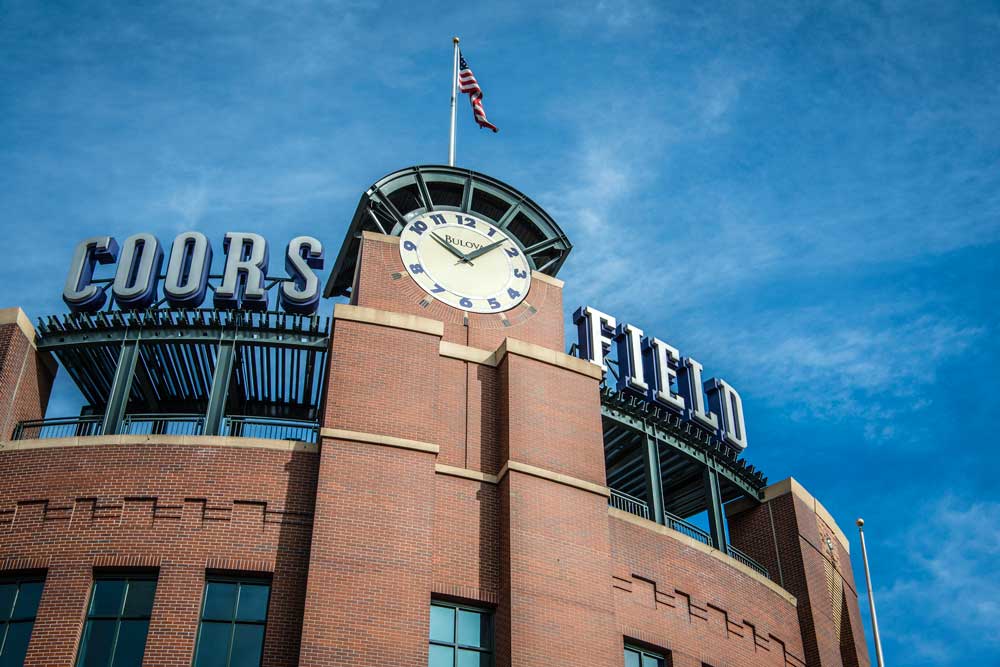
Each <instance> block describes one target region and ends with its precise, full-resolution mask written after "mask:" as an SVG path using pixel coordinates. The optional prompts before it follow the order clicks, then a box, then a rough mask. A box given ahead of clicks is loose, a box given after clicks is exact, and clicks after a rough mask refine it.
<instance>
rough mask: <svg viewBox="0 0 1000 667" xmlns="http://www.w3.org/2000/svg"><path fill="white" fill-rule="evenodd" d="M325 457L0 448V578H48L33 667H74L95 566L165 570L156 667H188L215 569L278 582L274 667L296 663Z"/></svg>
mask: <svg viewBox="0 0 1000 667" xmlns="http://www.w3.org/2000/svg"><path fill="white" fill-rule="evenodd" d="M43 442H44V441H43ZM317 458H318V457H317V455H316V454H315V453H310V452H301V451H300V452H290V451H275V450H268V449H250V448H235V447H220V446H192V445H173V444H169V442H167V441H165V440H163V439H161V440H160V441H157V442H155V443H150V444H129V445H124V444H121V445H117V444H116V445H102V446H84V445H76V446H56V447H46V448H40V449H30V450H20V451H7V452H0V479H3V480H4V484H3V485H0V569H2V570H4V571H6V572H8V573H9V572H16V571H19V570H25V569H31V568H42V569H45V570H46V572H47V574H46V580H45V588H44V589H43V593H42V599H41V603H40V606H39V609H38V616H37V620H36V622H35V629H34V632H33V634H32V639H31V644H30V646H29V650H28V657H27V662H26V665H29V666H38V667H41V666H43V665H44V666H46V667H51V666H55V665H67V666H68V665H72V664H73V661H74V659H75V657H76V651H77V645H78V642H79V639H80V634H81V631H82V628H83V621H84V617H85V615H86V606H87V601H88V599H89V594H90V586H91V581H92V575H93V570H94V568H95V567H100V568H107V567H110V568H120V567H144V568H149V567H152V568H158V571H159V578H158V582H157V592H156V598H155V603H154V607H153V613H152V619H151V622H150V628H149V636H148V641H147V644H146V656H145V664H149V665H190V664H191V659H192V656H193V651H194V645H195V637H196V633H197V628H198V615H199V608H200V604H201V597H202V588H203V586H204V581H205V573H206V570H207V569H230V570H241V571H254V572H265V573H271V574H272V575H273V581H272V600H271V605H270V609H269V614H268V626H267V635H266V638H265V664H266V665H289V666H291V665H296V664H298V628H299V625H300V623H301V617H302V606H303V594H304V584H305V572H306V569H307V566H308V555H309V537H310V527H311V523H312V512H313V498H314V493H315V484H316V472H317Z"/></svg>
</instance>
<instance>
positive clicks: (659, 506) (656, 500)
mask: <svg viewBox="0 0 1000 667" xmlns="http://www.w3.org/2000/svg"><path fill="white" fill-rule="evenodd" d="M642 460H643V464H644V467H645V471H644V472H645V473H646V498H647V499H649V505H650V509H651V510H652V514H653V516H652V519H653V521H655V522H656V523H658V524H660V525H661V526H662V525H665V518H664V516H663V477H662V475H661V474H660V448H659V446H658V445H657V443H656V439H655V438H653V437H651V436H649V435H647V436H646V451H645V453H644V456H643V457H642Z"/></svg>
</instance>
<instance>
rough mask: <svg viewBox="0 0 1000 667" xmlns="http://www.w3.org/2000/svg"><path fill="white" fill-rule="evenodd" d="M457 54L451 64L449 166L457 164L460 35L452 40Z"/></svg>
mask: <svg viewBox="0 0 1000 667" xmlns="http://www.w3.org/2000/svg"><path fill="white" fill-rule="evenodd" d="M451 41H452V42H453V43H454V45H455V54H454V58H453V59H452V65H451V135H450V137H449V141H448V166H449V167H454V166H455V96H456V95H457V94H458V37H455V38H453V39H452V40H451Z"/></svg>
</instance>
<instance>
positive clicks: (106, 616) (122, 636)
mask: <svg viewBox="0 0 1000 667" xmlns="http://www.w3.org/2000/svg"><path fill="white" fill-rule="evenodd" d="M155 593H156V576H155V575H152V574H136V575H126V576H122V575H115V576H110V575H107V576H99V577H97V578H96V579H95V580H94V587H93V590H92V591H91V593H90V607H88V609H87V623H86V625H84V627H83V641H82V642H81V643H80V655H79V657H78V658H77V661H76V665H77V667H132V666H133V665H134V666H135V667H140V665H142V654H143V653H144V652H145V650H146V632H147V631H148V630H149V616H150V612H152V610H153V595H154V594H155Z"/></svg>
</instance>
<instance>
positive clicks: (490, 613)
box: [427, 598, 497, 667]
mask: <svg viewBox="0 0 1000 667" xmlns="http://www.w3.org/2000/svg"><path fill="white" fill-rule="evenodd" d="M432 607H446V608H448V609H454V610H455V627H454V633H455V635H454V636H455V640H454V641H453V642H442V641H438V640H435V639H431V638H430V627H429V626H430V623H428V632H427V646H428V647H430V646H446V647H448V648H451V649H454V651H455V653H454V655H455V661H454V664H453V667H454V665H455V664H458V650H459V649H464V650H467V651H476V652H477V653H479V654H480V655H482V654H484V653H485V654H487V655H489V658H490V659H489V664H490V667H494V666H495V665H496V659H497V658H496V632H495V630H496V621H495V618H494V616H495V614H494V610H493V609H491V608H490V607H483V606H478V605H472V604H464V603H462V602H452V601H450V600H439V599H437V598H434V599H432V600H431V604H430V607H428V610H427V612H428V615H429V614H430V609H431V608H432ZM459 611H470V612H474V613H476V614H483V615H484V616H486V618H487V619H488V621H489V638H490V643H489V647H488V648H483V647H482V646H469V645H468V644H460V643H459V642H458V612H459ZM428 650H430V649H429V648H428ZM480 662H482V660H481V659H480Z"/></svg>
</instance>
